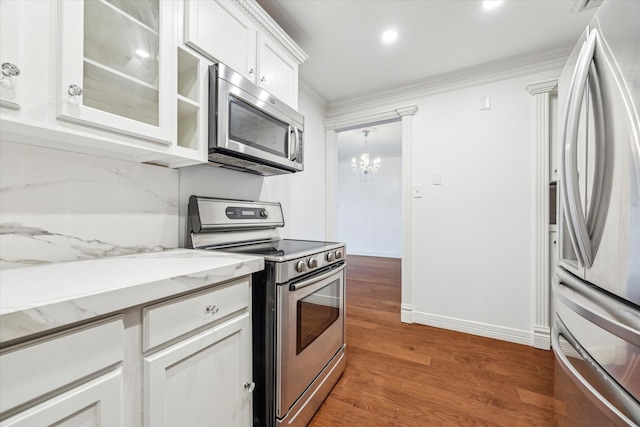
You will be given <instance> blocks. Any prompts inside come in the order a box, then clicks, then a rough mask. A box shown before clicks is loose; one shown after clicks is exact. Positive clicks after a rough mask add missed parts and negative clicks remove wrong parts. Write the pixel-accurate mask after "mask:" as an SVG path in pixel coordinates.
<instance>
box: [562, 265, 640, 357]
mask: <svg viewBox="0 0 640 427" xmlns="http://www.w3.org/2000/svg"><path fill="white" fill-rule="evenodd" d="M552 284H553V291H554V293H555V295H556V296H557V297H558V299H559V300H560V301H561V302H562V303H563V304H564V305H566V306H567V307H569V308H570V309H571V310H573V311H574V312H576V313H577V314H579V315H580V316H582V317H584V318H585V319H587V320H588V321H590V322H591V323H593V324H594V325H597V326H599V327H600V328H602V329H604V330H606V331H608V332H610V333H612V334H613V335H616V336H617V337H619V338H621V339H623V340H625V341H627V342H630V343H632V344H633V345H635V346H637V347H640V315H639V314H638V313H637V311H635V310H630V309H628V308H627V307H625V306H624V305H623V304H620V303H619V302H617V301H616V300H614V299H613V298H609V297H607V296H606V295H604V294H602V293H601V292H599V291H596V290H595V289H593V288H592V287H591V286H589V285H586V284H584V283H583V282H581V281H580V280H576V279H575V278H573V277H571V276H569V275H568V274H567V273H564V272H562V271H559V272H558V274H556V275H555V276H554V277H553V279H552ZM571 291H573V292H575V294H574V295H572V293H571ZM603 311H604V313H603Z"/></svg>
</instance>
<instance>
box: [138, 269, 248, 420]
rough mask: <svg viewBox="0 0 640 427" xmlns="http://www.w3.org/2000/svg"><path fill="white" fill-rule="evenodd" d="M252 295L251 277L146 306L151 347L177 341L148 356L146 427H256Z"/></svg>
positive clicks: (145, 324)
mask: <svg viewBox="0 0 640 427" xmlns="http://www.w3.org/2000/svg"><path fill="white" fill-rule="evenodd" d="M250 298H251V282H250V278H249V277H245V278H242V279H239V280H235V281H232V282H229V283H226V284H222V285H219V286H215V287H213V288H209V289H205V290H203V291H200V292H196V293H193V294H189V295H187V296H185V297H182V298H178V299H173V300H169V301H166V302H162V303H160V304H155V305H153V306H150V307H146V308H144V309H143V311H142V323H143V328H142V329H143V334H142V336H143V340H142V343H143V344H142V345H143V350H146V349H149V348H151V349H152V350H153V349H154V348H160V346H162V345H163V344H166V343H171V342H173V345H171V346H169V347H167V348H164V349H161V350H159V351H157V352H155V353H152V354H150V355H147V356H146V357H145V358H144V361H143V378H144V386H143V396H144V404H143V414H144V425H145V426H149V427H150V426H154V427H155V426H178V425H185V426H194V427H195V426H201V425H202V426H207V425H220V426H238V427H240V426H247V427H249V426H250V425H251V424H252V422H251V419H252V406H251V404H252V399H251V391H253V385H252V372H251V360H252V359H251V318H250V315H249V306H250ZM193 331H199V332H198V333H197V334H195V335H192V336H189V333H192V332H193ZM185 336H186V337H187V338H183V339H182V340H180V341H178V342H177V343H176V342H175V341H176V340H179V339H180V338H181V337H185Z"/></svg>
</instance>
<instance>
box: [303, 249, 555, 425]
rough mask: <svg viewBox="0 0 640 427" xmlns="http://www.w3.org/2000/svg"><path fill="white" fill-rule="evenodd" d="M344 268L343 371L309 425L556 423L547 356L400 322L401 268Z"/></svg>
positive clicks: (376, 263) (395, 263)
mask: <svg viewBox="0 0 640 427" xmlns="http://www.w3.org/2000/svg"><path fill="white" fill-rule="evenodd" d="M347 263H348V267H347V268H348V269H347V338H346V341H347V367H346V370H345V372H344V374H343V375H342V377H341V379H340V381H339V382H338V384H336V386H335V387H334V389H333V390H332V391H331V394H330V395H329V397H328V398H327V400H326V401H325V402H324V404H323V405H322V406H321V407H320V409H319V410H318V412H317V413H316V415H315V417H314V418H313V420H312V421H311V423H310V424H309V426H310V427H322V426H346V425H348V426H457V425H464V426H509V427H514V426H550V425H554V424H556V422H555V421H554V420H555V417H554V412H557V411H560V412H562V405H561V402H557V401H554V399H553V377H554V374H553V369H554V357H553V353H552V352H550V351H544V350H536V349H534V348H532V347H528V346H524V345H518V344H512V343H506V342H503V341H498V340H494V339H489V338H483V337H478V336H474V335H468V334H464V333H459V332H452V331H447V330H443V329H438V328H432V327H428V326H423V325H415V324H413V325H408V324H403V323H401V322H400V260H398V259H388V258H373V257H358V256H349V257H348V259H347ZM554 408H555V411H554Z"/></svg>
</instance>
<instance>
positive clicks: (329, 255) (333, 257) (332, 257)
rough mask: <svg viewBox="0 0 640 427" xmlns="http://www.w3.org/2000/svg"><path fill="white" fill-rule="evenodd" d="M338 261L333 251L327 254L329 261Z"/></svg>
mask: <svg viewBox="0 0 640 427" xmlns="http://www.w3.org/2000/svg"><path fill="white" fill-rule="evenodd" d="M335 260H336V253H335V252H333V251H331V252H329V253H328V254H327V261H329V262H333V261H335Z"/></svg>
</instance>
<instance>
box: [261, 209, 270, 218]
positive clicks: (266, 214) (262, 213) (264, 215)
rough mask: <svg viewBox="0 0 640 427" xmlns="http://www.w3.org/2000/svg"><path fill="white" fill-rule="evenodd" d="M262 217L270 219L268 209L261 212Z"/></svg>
mask: <svg viewBox="0 0 640 427" xmlns="http://www.w3.org/2000/svg"><path fill="white" fill-rule="evenodd" d="M260 216H261V217H262V218H266V217H268V216H269V211H268V210H266V209H261V210H260Z"/></svg>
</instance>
